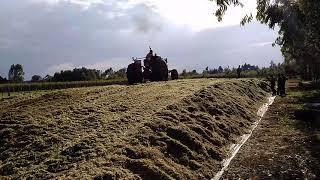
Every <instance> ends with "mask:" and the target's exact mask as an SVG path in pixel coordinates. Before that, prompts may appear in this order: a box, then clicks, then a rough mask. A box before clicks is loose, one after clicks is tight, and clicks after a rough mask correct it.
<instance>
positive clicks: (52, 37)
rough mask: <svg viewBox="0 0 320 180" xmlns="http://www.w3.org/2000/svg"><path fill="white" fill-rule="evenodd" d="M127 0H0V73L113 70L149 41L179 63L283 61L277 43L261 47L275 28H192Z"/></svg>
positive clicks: (173, 62)
mask: <svg viewBox="0 0 320 180" xmlns="http://www.w3.org/2000/svg"><path fill="white" fill-rule="evenodd" d="M130 1H131V0H130ZM130 1H127V0H108V1H98V0H96V1H89V0H84V1H80V0H77V1H75V0H51V1H48V0H19V1H18V0H2V1H1V6H0V24H1V28H0V74H1V75H2V76H6V74H7V72H8V70H9V67H10V65H11V64H17V63H20V64H23V66H24V70H25V72H26V79H28V78H30V77H31V76H32V75H33V74H40V75H46V74H48V73H54V72H55V71H60V70H62V69H65V68H67V69H72V68H74V67H80V66H86V67H90V68H96V69H101V70H104V68H109V67H110V66H111V67H113V68H114V69H117V68H122V67H124V66H126V65H127V64H129V63H131V57H143V56H145V55H146V53H147V50H148V46H149V45H150V46H151V47H152V48H153V49H154V50H155V51H156V52H157V53H158V54H160V55H162V56H164V57H167V58H168V60H169V66H170V68H178V69H183V68H187V69H193V68H198V69H201V68H205V67H206V66H209V67H217V66H219V65H223V66H226V65H231V66H233V65H237V64H239V63H240V62H248V63H252V64H257V65H260V66H263V65H268V64H269V61H270V60H274V61H276V62H279V61H281V60H282V56H281V54H280V51H279V48H278V47H277V48H273V47H271V46H270V47H269V46H267V45H266V46H262V45H261V43H266V42H271V41H273V40H274V39H275V38H276V32H274V31H272V30H269V29H268V28H267V27H265V26H263V25H260V24H258V23H252V24H250V25H248V26H246V27H240V26H239V25H235V26H227V27H219V28H204V29H201V30H200V29H198V30H197V31H194V30H193V29H192V28H190V26H189V25H185V24H177V23H174V22H173V21H171V20H170V19H168V18H169V17H166V16H165V15H164V14H161V11H160V10H159V8H158V7H157V6H154V5H153V4H145V3H141V2H136V3H132V2H130ZM259 43H260V44H259ZM252 45H254V46H252Z"/></svg>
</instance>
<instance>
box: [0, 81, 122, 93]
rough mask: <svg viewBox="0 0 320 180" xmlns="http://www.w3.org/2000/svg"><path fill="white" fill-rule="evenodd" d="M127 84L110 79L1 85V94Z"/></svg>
mask: <svg viewBox="0 0 320 180" xmlns="http://www.w3.org/2000/svg"><path fill="white" fill-rule="evenodd" d="M126 82H127V80H126V79H110V80H99V81H74V82H37V83H14V84H0V93H7V92H11V93H13V92H23V91H38V90H55V89H67V88H78V87H91V86H106V85H113V84H126ZM13 94H14V93H13Z"/></svg>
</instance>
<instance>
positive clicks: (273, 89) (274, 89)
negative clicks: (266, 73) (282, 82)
mask: <svg viewBox="0 0 320 180" xmlns="http://www.w3.org/2000/svg"><path fill="white" fill-rule="evenodd" d="M270 87H271V91H272V95H273V96H275V95H276V94H277V91H276V78H274V77H273V75H271V78H270Z"/></svg>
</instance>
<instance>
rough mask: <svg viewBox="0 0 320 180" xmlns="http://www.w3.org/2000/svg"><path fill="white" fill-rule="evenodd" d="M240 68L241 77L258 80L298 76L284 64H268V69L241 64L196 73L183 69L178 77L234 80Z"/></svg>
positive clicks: (292, 68) (207, 68)
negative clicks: (283, 75)
mask: <svg viewBox="0 0 320 180" xmlns="http://www.w3.org/2000/svg"><path fill="white" fill-rule="evenodd" d="M239 68H240V71H241V77H244V78H245V77H249V78H253V77H260V78H269V77H270V76H276V75H278V74H286V75H287V76H292V77H296V76H298V71H297V67H296V66H288V65H286V64H285V63H278V64H276V63H274V62H273V61H271V62H270V66H269V67H261V68H260V67H259V66H256V65H251V64H247V63H245V64H243V65H240V66H239V67H238V68H235V67H232V68H230V67H229V66H227V67H224V68H223V67H222V66H218V68H209V67H206V68H205V69H204V70H203V71H202V72H197V71H196V70H191V71H187V70H186V69H184V70H183V71H182V73H181V74H180V76H181V77H182V78H201V77H213V78H214V77H217V78H236V77H237V71H238V69H239Z"/></svg>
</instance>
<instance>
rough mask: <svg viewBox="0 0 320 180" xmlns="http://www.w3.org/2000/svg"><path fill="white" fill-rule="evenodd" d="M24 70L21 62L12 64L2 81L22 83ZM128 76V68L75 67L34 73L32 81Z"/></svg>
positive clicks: (66, 80) (87, 79)
mask: <svg viewBox="0 0 320 180" xmlns="http://www.w3.org/2000/svg"><path fill="white" fill-rule="evenodd" d="M24 74H25V73H24V70H23V66H22V65H21V64H13V65H11V66H10V69H9V73H8V79H7V78H4V77H1V76H0V83H22V82H24ZM125 77H126V68H122V69H120V70H118V71H114V70H113V69H112V68H108V69H107V70H105V71H101V70H96V69H88V68H85V67H82V68H75V69H73V70H62V71H60V72H56V73H54V75H53V76H50V75H46V76H45V77H41V76H40V75H33V76H32V77H31V82H71V81H96V80H107V79H124V78H125Z"/></svg>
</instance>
